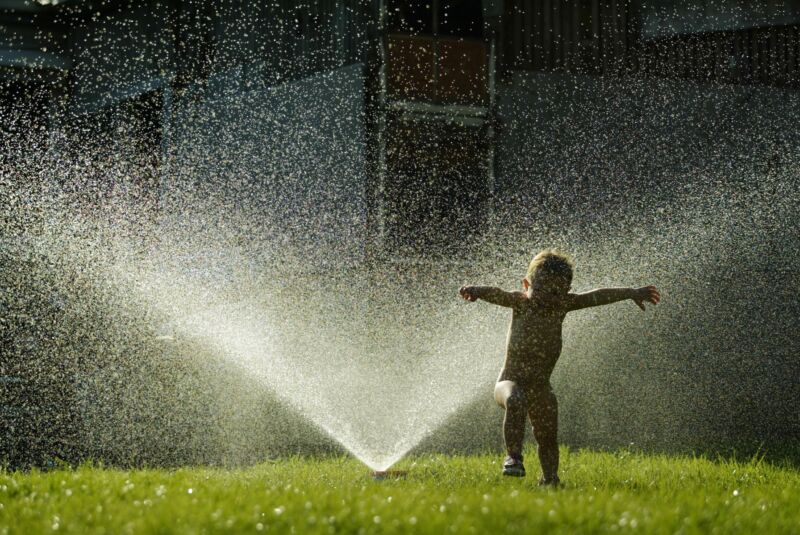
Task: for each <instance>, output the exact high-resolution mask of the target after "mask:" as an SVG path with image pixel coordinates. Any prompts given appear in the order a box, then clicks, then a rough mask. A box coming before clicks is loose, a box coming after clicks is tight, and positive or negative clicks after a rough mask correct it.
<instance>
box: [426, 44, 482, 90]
mask: <svg viewBox="0 0 800 535" xmlns="http://www.w3.org/2000/svg"><path fill="white" fill-rule="evenodd" d="M486 54H487V52H486V45H485V44H484V42H483V41H468V40H462V39H440V40H439V88H438V89H439V91H438V100H439V101H440V102H441V103H443V104H467V105H482V106H483V105H487V104H488V99H489V87H488V77H487V72H486V71H487V65H486Z"/></svg>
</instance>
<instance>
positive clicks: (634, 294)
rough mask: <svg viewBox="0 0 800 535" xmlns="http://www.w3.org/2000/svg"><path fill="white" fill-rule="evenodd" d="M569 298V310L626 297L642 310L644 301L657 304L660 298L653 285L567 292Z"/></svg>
mask: <svg viewBox="0 0 800 535" xmlns="http://www.w3.org/2000/svg"><path fill="white" fill-rule="evenodd" d="M569 298H570V303H569V306H568V309H569V310H578V309H581V308H587V307H596V306H600V305H609V304H611V303H616V302H617V301H624V300H626V299H632V300H633V302H634V303H636V305H637V306H638V307H639V308H641V309H642V310H644V309H645V308H644V304H645V302H647V303H651V304H653V305H657V304H658V302H659V301H660V300H661V293H660V292H659V291H658V289H657V288H656V287H655V286H642V287H641V288H599V289H597V290H592V291H590V292H585V293H582V294H569Z"/></svg>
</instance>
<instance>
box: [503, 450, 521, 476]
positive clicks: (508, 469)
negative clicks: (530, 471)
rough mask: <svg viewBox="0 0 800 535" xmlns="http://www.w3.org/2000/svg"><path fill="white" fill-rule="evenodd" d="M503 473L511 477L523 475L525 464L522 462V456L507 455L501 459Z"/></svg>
mask: <svg viewBox="0 0 800 535" xmlns="http://www.w3.org/2000/svg"><path fill="white" fill-rule="evenodd" d="M503 475H504V476H511V477H525V465H524V464H522V457H520V458H519V459H517V458H516V457H512V456H510V455H509V456H508V457H506V460H505V461H503Z"/></svg>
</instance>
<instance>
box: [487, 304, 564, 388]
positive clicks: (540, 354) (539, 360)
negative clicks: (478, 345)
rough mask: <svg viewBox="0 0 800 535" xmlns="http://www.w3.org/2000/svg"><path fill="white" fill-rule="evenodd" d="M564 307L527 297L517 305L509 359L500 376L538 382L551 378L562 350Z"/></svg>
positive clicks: (512, 321) (501, 378)
mask: <svg viewBox="0 0 800 535" xmlns="http://www.w3.org/2000/svg"><path fill="white" fill-rule="evenodd" d="M565 315H566V312H565V311H564V309H563V307H559V306H555V307H553V306H547V305H543V304H541V303H537V302H535V301H532V300H530V301H526V302H525V303H523V304H522V305H520V306H518V307H515V308H514V312H513V315H512V318H511V326H510V327H509V330H508V344H507V347H506V361H505V365H504V366H503V370H502V371H501V372H500V378H499V379H498V380H501V381H503V380H511V381H516V382H518V383H530V384H532V383H538V382H546V381H549V380H550V374H551V373H552V372H553V368H554V367H555V364H556V361H557V360H558V357H559V355H560V354H561V326H562V324H563V322H564V316H565Z"/></svg>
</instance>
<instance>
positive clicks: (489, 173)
mask: <svg viewBox="0 0 800 535" xmlns="http://www.w3.org/2000/svg"><path fill="white" fill-rule="evenodd" d="M489 39H490V40H489V62H488V68H489V108H488V110H487V111H488V113H487V114H486V124H487V127H486V146H487V147H486V152H487V154H486V160H487V161H486V182H487V189H488V190H489V202H488V203H487V206H486V215H487V216H488V219H489V225H488V226H489V230H490V231H493V230H494V225H495V202H494V200H495V176H494V175H495V163H496V162H495V158H496V154H495V145H496V139H495V135H496V132H495V128H494V123H495V118H496V116H497V109H496V108H497V106H496V96H495V73H496V65H495V43H496V36H495V33H494V32H492V33H491V36H490V38H489ZM492 234H494V232H492Z"/></svg>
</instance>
